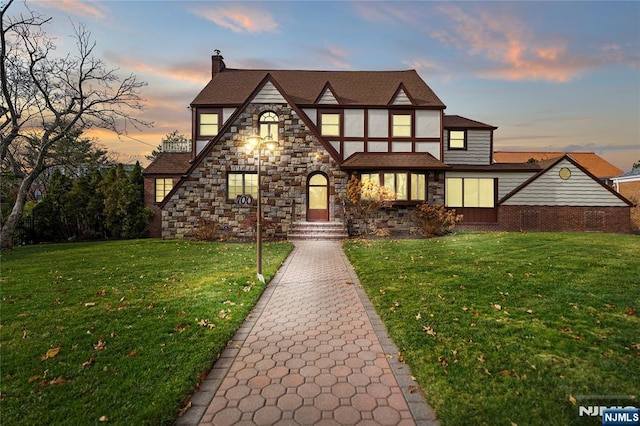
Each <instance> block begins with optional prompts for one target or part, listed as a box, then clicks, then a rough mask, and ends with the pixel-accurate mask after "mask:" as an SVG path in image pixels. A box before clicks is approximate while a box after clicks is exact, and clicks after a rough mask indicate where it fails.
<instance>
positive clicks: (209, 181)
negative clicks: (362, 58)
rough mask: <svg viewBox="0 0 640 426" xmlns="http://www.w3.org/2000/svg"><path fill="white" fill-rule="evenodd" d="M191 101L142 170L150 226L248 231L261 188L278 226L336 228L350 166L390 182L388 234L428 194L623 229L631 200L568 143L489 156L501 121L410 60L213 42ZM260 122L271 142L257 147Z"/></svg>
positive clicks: (524, 216) (469, 219)
mask: <svg viewBox="0 0 640 426" xmlns="http://www.w3.org/2000/svg"><path fill="white" fill-rule="evenodd" d="M190 107H191V111H192V143H191V145H190V146H188V147H178V149H176V147H165V149H163V151H164V152H162V153H161V155H159V156H158V158H157V159H156V160H155V161H154V162H153V163H152V164H150V165H149V166H148V167H147V169H146V170H145V172H144V175H145V198H146V200H147V204H148V205H149V206H152V207H153V208H154V209H155V211H156V216H155V219H154V222H153V223H152V224H151V227H150V228H151V229H150V231H151V235H152V236H162V237H163V238H189V237H192V236H193V235H194V233H196V232H197V230H198V228H199V227H201V226H204V224H205V223H206V224H208V226H211V224H214V225H215V226H216V227H217V228H218V229H219V230H220V231H221V232H225V233H227V234H228V235H230V236H235V237H240V238H243V237H244V238H247V237H251V236H252V235H253V232H254V228H255V221H252V219H253V218H255V214H256V207H255V204H256V202H255V200H256V199H257V198H258V194H261V196H262V203H263V207H262V208H263V216H264V221H265V227H266V228H267V229H269V230H270V232H271V233H272V234H274V235H275V236H279V237H287V236H289V237H292V236H293V235H294V234H296V227H301V226H303V224H306V223H309V222H326V223H332V224H337V226H338V228H339V229H340V230H344V229H346V225H347V223H348V221H349V219H350V217H349V211H347V210H346V209H345V199H346V188H347V182H348V180H349V178H350V176H351V175H354V174H355V175H356V176H357V177H358V178H359V179H360V180H362V181H365V180H374V181H376V182H378V183H379V184H380V185H382V186H385V187H387V188H388V189H390V190H391V191H392V192H394V193H395V194H397V198H396V199H395V201H394V202H393V205H392V206H391V207H388V208H384V209H381V210H380V211H379V214H377V215H376V217H374V218H372V221H373V222H374V226H375V227H376V228H384V229H387V230H389V231H390V232H391V233H394V232H413V231H414V228H413V224H412V223H411V222H410V221H409V220H408V213H409V212H410V211H411V209H412V208H414V207H415V206H416V205H418V204H420V203H424V202H427V203H430V204H445V205H446V206H447V207H449V208H454V209H455V210H456V211H457V212H458V213H461V214H463V215H464V222H463V224H462V227H466V228H475V229H504V230H578V231H579V230H594V231H613V232H628V231H629V230H630V220H629V211H630V206H631V203H630V202H629V201H628V200H626V199H625V198H624V197H622V196H621V195H619V194H617V193H616V192H615V191H613V190H612V189H611V188H608V187H607V186H606V185H604V184H602V183H601V182H600V181H599V180H598V179H597V178H596V177H595V176H594V175H593V174H591V173H590V172H589V171H587V170H586V169H585V168H584V167H582V166H581V165H580V164H579V163H578V162H577V161H576V160H575V159H573V158H572V157H571V156H570V155H563V156H561V157H558V158H554V159H550V160H544V161H538V162H525V163H497V162H494V160H493V135H494V131H495V130H496V129H497V127H495V126H492V125H488V124H483V123H480V122H477V121H474V120H471V119H468V118H464V117H460V116H457V115H448V114H445V112H444V110H445V108H446V107H445V104H444V103H443V102H442V101H441V100H440V99H439V98H438V96H437V95H436V94H435V93H434V92H433V91H432V90H431V88H430V87H429V86H428V85H427V84H426V83H425V82H424V81H423V80H422V79H421V78H420V76H419V75H418V73H417V72H416V71H415V70H405V71H301V70H247V69H231V68H227V67H226V65H225V63H224V61H223V58H222V56H221V55H220V54H219V52H217V51H216V54H215V55H214V56H212V76H211V80H210V81H209V83H208V84H207V85H206V86H205V87H204V89H202V91H201V92H200V93H199V94H198V95H197V96H196V97H195V99H194V100H193V102H192V103H191V105H190ZM255 134H257V135H259V136H260V137H262V138H264V140H269V141H271V142H272V143H271V144H272V145H274V146H273V149H266V147H263V149H260V150H259V152H257V151H256V150H255V149H253V150H252V149H251V148H250V147H249V143H248V141H249V138H250V136H252V135H255ZM258 155H259V156H260V157H259V158H260V164H261V166H262V171H261V180H259V179H258V174H257V172H258ZM259 191H260V192H259ZM243 195H244V196H247V195H249V196H251V197H250V198H249V197H242V196H243ZM239 196H240V197H239ZM240 198H242V199H243V200H244V201H245V203H239V202H238V200H239V199H240ZM246 200H253V202H252V203H248V204H247V203H246ZM340 235H342V234H340Z"/></svg>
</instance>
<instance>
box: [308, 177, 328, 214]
mask: <svg viewBox="0 0 640 426" xmlns="http://www.w3.org/2000/svg"><path fill="white" fill-rule="evenodd" d="M328 220H329V180H328V179H327V176H326V175H325V174H324V173H321V172H317V173H313V174H311V175H309V177H308V179H307V221H308V222H326V221H328Z"/></svg>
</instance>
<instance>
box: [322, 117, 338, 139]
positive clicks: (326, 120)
mask: <svg viewBox="0 0 640 426" xmlns="http://www.w3.org/2000/svg"><path fill="white" fill-rule="evenodd" d="M320 133H322V136H340V114H339V113H336V112H330V113H327V112H325V113H321V114H320Z"/></svg>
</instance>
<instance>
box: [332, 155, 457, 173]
mask: <svg viewBox="0 0 640 426" xmlns="http://www.w3.org/2000/svg"><path fill="white" fill-rule="evenodd" d="M450 167H451V166H448V165H446V164H444V163H443V162H441V161H439V160H437V159H436V158H435V157H434V156H432V155H431V154H429V153H427V152H419V153H397V152H392V153H387V152H358V153H356V154H353V155H352V156H351V157H349V158H347V160H346V161H345V162H344V163H342V168H343V169H346V170H366V169H378V170H391V169H403V170H406V169H416V170H424V169H431V170H443V169H449V168H450Z"/></svg>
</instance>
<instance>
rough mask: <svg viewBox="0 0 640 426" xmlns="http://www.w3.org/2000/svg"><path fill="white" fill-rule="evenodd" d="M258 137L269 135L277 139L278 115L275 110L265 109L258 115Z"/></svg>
mask: <svg viewBox="0 0 640 426" xmlns="http://www.w3.org/2000/svg"><path fill="white" fill-rule="evenodd" d="M259 121H260V137H261V138H263V139H264V138H265V137H267V136H271V139H272V140H274V141H275V140H278V123H279V121H280V120H278V116H277V115H276V113H275V112H272V111H267V112H263V113H262V114H261V115H260V120H259Z"/></svg>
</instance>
